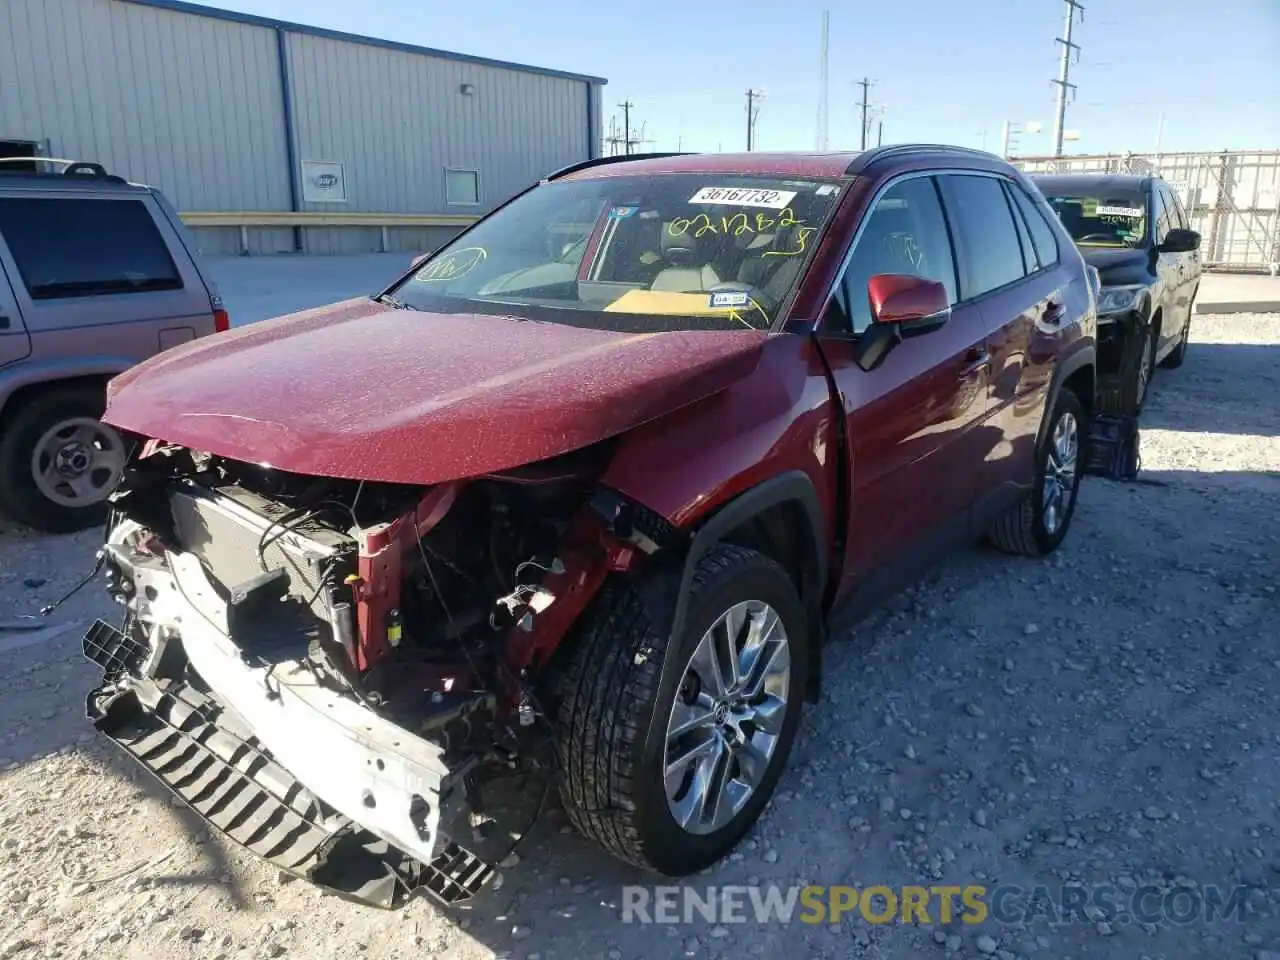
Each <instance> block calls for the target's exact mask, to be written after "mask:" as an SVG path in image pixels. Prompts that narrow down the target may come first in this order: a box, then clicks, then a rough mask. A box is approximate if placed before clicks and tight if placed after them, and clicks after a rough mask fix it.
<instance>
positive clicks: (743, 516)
mask: <svg viewBox="0 0 1280 960" xmlns="http://www.w3.org/2000/svg"><path fill="white" fill-rule="evenodd" d="M783 503H797V504H799V506H800V507H801V509H802V510H803V512H804V516H805V517H807V518H808V526H809V529H808V531H807V533H808V534H809V536H808V537H807V543H806V547H807V548H808V549H809V550H810V551H812V556H811V557H810V560H811V561H812V565H811V566H810V567H809V568H808V569H809V571H810V575H809V577H807V578H805V579H806V580H812V581H813V582H812V583H809V582H802V586H801V590H800V594H801V596H800V600H801V603H803V604H804V608H805V612H806V613H807V614H808V619H809V624H808V626H809V642H810V650H811V652H812V656H811V657H810V664H811V671H810V675H809V677H808V678H806V679H807V690H806V694H807V697H808V699H809V700H810V701H815V700H816V699H817V695H818V692H819V689H820V683H821V663H822V640H823V617H822V596H823V592H824V591H825V589H826V585H827V556H826V544H827V541H828V539H829V537H827V536H826V535H825V534H824V527H823V523H822V509H821V507H820V506H819V503H818V493H817V491H816V490H815V489H814V487H813V481H812V480H810V479H809V477H808V475H807V474H805V473H804V472H803V471H801V470H789V471H787V472H785V473H780V474H778V475H776V476H773V477H770V478H769V479H768V480H765V481H764V482H763V483H760V484H758V485H757V486H754V487H752V488H751V489H749V490H747V491H745V492H743V493H741V494H739V495H738V496H736V497H734V498H733V499H732V500H730V501H729V502H728V503H726V504H724V506H722V507H720V508H719V509H718V510H716V511H715V513H713V514H712V515H711V516H710V517H709V518H708V519H707V520H706V522H705V523H703V524H702V525H701V526H700V527H699V528H698V530H697V532H696V533H695V534H694V535H693V538H692V539H691V540H690V542H689V547H688V550H687V551H686V552H685V557H684V564H683V569H682V571H681V575H680V588H679V590H678V591H677V594H676V603H675V611H674V613H673V615H672V619H671V635H672V636H673V637H674V636H676V635H677V634H678V633H679V632H680V631H681V630H683V629H684V623H685V617H686V615H687V612H688V606H689V589H690V585H691V584H692V582H693V573H694V570H695V569H696V568H697V566H698V562H699V561H700V560H701V559H702V558H703V556H705V555H706V553H707V551H709V550H710V549H711V548H712V547H714V546H715V545H716V544H717V543H719V542H720V541H721V540H723V539H724V536H725V534H727V533H729V532H730V531H731V530H733V529H735V528H736V527H738V526H741V525H742V524H743V523H744V522H746V521H748V520H750V519H751V518H752V517H754V516H757V515H759V514H761V513H764V512H765V511H766V510H769V509H770V508H772V507H776V506H778V505H779V504H783ZM673 669H677V668H676V667H673V666H672V664H671V661H670V660H667V661H666V662H665V663H663V666H662V676H661V677H660V678H659V689H665V687H664V686H663V685H664V684H665V683H667V682H668V681H669V679H670V678H669V676H668V673H669V671H670V670H673Z"/></svg>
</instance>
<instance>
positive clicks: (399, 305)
mask: <svg viewBox="0 0 1280 960" xmlns="http://www.w3.org/2000/svg"><path fill="white" fill-rule="evenodd" d="M373 300H374V302H375V303H385V304H386V305H387V306H389V307H395V308H396V309H397V310H416V309H417V307H411V306H409V304H407V303H405V302H404V301H403V300H397V299H396V298H395V297H393V296H391V294H389V293H381V294H379V295H378V296H376V297H374V298H373Z"/></svg>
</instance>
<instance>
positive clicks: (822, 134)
mask: <svg viewBox="0 0 1280 960" xmlns="http://www.w3.org/2000/svg"><path fill="white" fill-rule="evenodd" d="M830 27H831V11H830V10H823V11H822V49H821V51H820V52H819V55H818V65H819V66H818V131H817V135H816V136H815V137H814V144H813V147H814V149H815V150H817V151H818V152H820V153H822V152H825V151H826V149H827V134H828V129H829V125H828V123H827V88H828V86H829V83H828V70H827V61H828V56H827V46H828V44H827V41H828V38H829V36H830Z"/></svg>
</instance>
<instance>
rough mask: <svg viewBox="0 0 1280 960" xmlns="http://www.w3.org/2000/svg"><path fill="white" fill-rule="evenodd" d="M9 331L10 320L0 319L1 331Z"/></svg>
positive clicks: (6, 318)
mask: <svg viewBox="0 0 1280 960" xmlns="http://www.w3.org/2000/svg"><path fill="white" fill-rule="evenodd" d="M8 329H9V318H8V317H0V330H8Z"/></svg>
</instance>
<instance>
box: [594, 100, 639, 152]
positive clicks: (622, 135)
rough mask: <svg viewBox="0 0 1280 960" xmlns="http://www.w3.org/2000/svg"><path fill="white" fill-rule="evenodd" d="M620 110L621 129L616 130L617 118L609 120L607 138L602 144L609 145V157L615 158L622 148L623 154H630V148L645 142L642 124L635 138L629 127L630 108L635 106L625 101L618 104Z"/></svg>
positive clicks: (632, 129) (633, 130)
mask: <svg viewBox="0 0 1280 960" xmlns="http://www.w3.org/2000/svg"><path fill="white" fill-rule="evenodd" d="M618 106H619V107H621V108H622V128H621V130H619V129H618V118H617V117H616V116H613V117H610V118H609V136H607V137H605V138H604V142H605V143H607V144H609V154H610V156H616V155H617V153H618V148H619V147H622V152H623V153H632V152H633V151H632V149H631V148H632V147H634V146H636V145H638V144H641V143H645V142H647V141H646V140H645V139H644V124H641V125H640V135H639V136H636V133H635V128H634V127H632V126H631V108H632V107H634V106H635V104H634V103H632V102H631V101H630V100H625V101H623V102H622V103H620V104H618Z"/></svg>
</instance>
